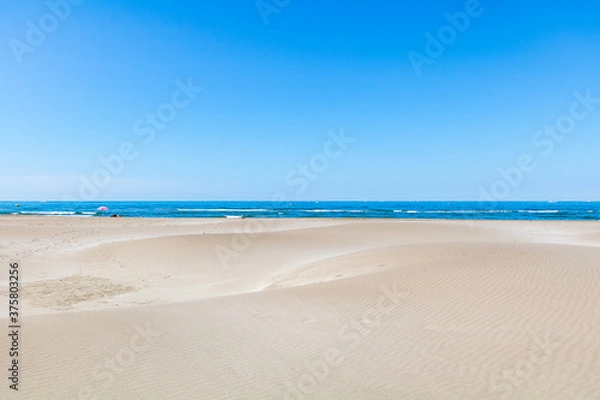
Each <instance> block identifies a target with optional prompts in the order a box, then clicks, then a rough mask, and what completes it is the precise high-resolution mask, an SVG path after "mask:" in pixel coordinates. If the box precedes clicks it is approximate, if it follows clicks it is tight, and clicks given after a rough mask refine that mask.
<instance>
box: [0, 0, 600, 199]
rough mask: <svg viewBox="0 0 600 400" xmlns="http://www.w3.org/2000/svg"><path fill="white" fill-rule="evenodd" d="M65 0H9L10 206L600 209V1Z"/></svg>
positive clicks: (1, 18) (5, 107) (1, 5)
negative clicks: (325, 204)
mask: <svg viewBox="0 0 600 400" xmlns="http://www.w3.org/2000/svg"><path fill="white" fill-rule="evenodd" d="M65 1H66V0H50V1H49V2H48V3H46V2H44V1H41V0H27V1H18V2H16V1H9V0H0V9H1V12H0V41H1V51H0V90H1V94H2V95H1V96H0V110H1V111H0V139H1V144H2V147H1V150H0V152H1V153H0V154H1V158H0V171H1V173H0V199H5V200H13V199H15V200H27V199H36V200H37V199H46V200H49V199H65V198H71V199H86V200H94V199H98V200H100V199H104V200H105V199H190V200H213V199H214V200H220V199H232V200H235V199H247V200H256V199H267V200H268V199H271V198H272V197H273V195H274V194H275V193H278V192H283V193H285V194H286V195H287V196H288V197H289V198H294V199H349V200H350V199H365V200H371V199H372V200H427V199H449V200H450V199H457V200H460V199H479V198H480V197H481V196H482V195H483V194H482V193H484V192H485V193H488V195H490V196H492V197H494V198H495V199H507V200H510V199H552V200H555V199H581V200H590V199H600V184H599V183H600V181H599V178H600V177H599V172H598V171H600V101H599V100H596V99H600V71H599V69H598V68H599V66H600V22H599V21H600V4H599V3H598V2H594V1H589V0H570V1H551V0H549V1H543V2H542V1H516V0H502V1H498V0H496V1H493V0H481V2H480V3H479V4H477V2H475V1H474V0H472V1H469V2H466V1H462V0H461V1H450V0H445V1H442V0H439V1H433V0H430V1H416V0H415V1H397V0H395V1H392V0H388V1H383V0H374V1H369V2H365V1H350V0H348V1H343V2H342V1H327V0H291V1H287V0H264V1H260V2H258V3H257V2H256V1H255V0H236V1H226V0H211V1H209V0H197V1H193V0H188V1H183V0H171V1H155V0H122V1H116V0H104V1H92V0H87V1H81V0H78V1H75V0H73V3H80V4H77V5H74V4H72V3H65ZM65 4H68V7H66V6H65ZM447 13H448V14H449V16H450V17H449V16H448V15H446V14H447ZM465 16H466V17H467V18H468V21H467V19H466V18H465ZM450 21H453V22H452V23H453V24H454V25H450V24H451V22H450ZM432 38H433V40H432ZM186 86H187V88H186ZM181 88H184V89H185V90H182V89H181ZM199 88H202V89H201V90H200V89H199ZM576 92H578V93H579V95H577V96H576V95H575V93H576ZM586 97H588V100H585V98H586ZM582 99H583V100H582ZM175 106H177V108H176V107H175ZM557 124H558V126H559V127H558V128H557ZM546 127H549V128H550V130H548V131H546V132H545V131H544V130H545V129H546ZM560 132H565V133H564V134H563V133H560ZM332 137H335V138H336V141H333V140H332V139H331V138H332ZM102 157H104V158H105V159H108V160H109V161H110V163H108V167H106V166H105V165H104V164H103V163H102V161H101V158H102ZM117 157H118V158H117ZM523 157H524V158H523ZM499 169H503V171H504V173H501V172H500V171H499Z"/></svg>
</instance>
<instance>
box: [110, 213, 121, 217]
mask: <svg viewBox="0 0 600 400" xmlns="http://www.w3.org/2000/svg"><path fill="white" fill-rule="evenodd" d="M110 217H111V218H121V216H120V215H119V214H113V215H111V216H110Z"/></svg>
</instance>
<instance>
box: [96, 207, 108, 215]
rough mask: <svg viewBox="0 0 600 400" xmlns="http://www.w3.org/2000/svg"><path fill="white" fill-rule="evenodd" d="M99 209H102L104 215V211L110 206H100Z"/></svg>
mask: <svg viewBox="0 0 600 400" xmlns="http://www.w3.org/2000/svg"><path fill="white" fill-rule="evenodd" d="M98 211H102V215H104V213H105V212H106V211H108V207H106V206H102V207H98Z"/></svg>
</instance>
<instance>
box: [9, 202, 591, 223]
mask: <svg viewBox="0 0 600 400" xmlns="http://www.w3.org/2000/svg"><path fill="white" fill-rule="evenodd" d="M101 207H106V208H108V210H105V211H101V210H99V208H101ZM0 215H24V216H35V215H38V216H39V215H46V216H69V217H79V218H103V217H104V218H106V217H110V216H112V215H119V216H121V217H124V218H139V217H143V218H388V219H474V220H577V221H578V220H596V221H597V220H600V202H572V201H568V202H567V201H564V202H563V201H559V202H547V201H546V202H542V201H533V202H530V201H518V202H477V201H474V202H468V201H293V202H289V201H286V202H274V201H158V202H155V201H153V202H151V201H108V202H52V201H47V202H43V201H42V202H40V201H31V202H30V201H27V202H19V203H15V202H0Z"/></svg>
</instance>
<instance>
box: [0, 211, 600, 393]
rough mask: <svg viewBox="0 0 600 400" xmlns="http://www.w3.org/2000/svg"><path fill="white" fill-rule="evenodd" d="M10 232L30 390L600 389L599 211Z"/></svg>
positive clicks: (5, 251) (97, 225) (99, 225)
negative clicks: (532, 217) (508, 217)
mask: <svg viewBox="0 0 600 400" xmlns="http://www.w3.org/2000/svg"><path fill="white" fill-rule="evenodd" d="M244 232H245V233H244ZM0 243H1V245H2V252H1V253H0V254H1V257H0V258H1V262H2V263H4V264H6V265H8V264H7V263H8V262H9V261H19V262H20V264H21V269H22V279H23V283H22V285H23V292H22V296H23V300H24V302H25V303H24V305H23V313H24V317H23V337H22V349H23V350H22V364H23V367H22V371H21V378H22V382H21V387H20V389H21V390H20V393H19V394H18V396H19V398H23V399H36V400H38V399H312V398H315V399H338V398H339V399H600V297H599V296H598V287H599V283H600V224H598V223H596V222H589V223H582V222H540V221H538V222H515V221H479V222H469V221H397V220H394V221H392V220H386V221H380V220H321V219H314V220H313V219H311V220H277V221H275V220H270V221H252V220H137V219H130V220H128V219H120V220H108V219H96V218H88V219H84V218H62V217H57V218H38V217H31V218H29V217H28V218H23V217H14V218H12V217H3V218H0ZM0 280H2V286H1V288H2V293H1V294H2V296H1V298H3V299H6V297H7V296H6V294H7V289H6V288H7V275H6V276H0ZM5 301H6V300H5ZM5 317H6V316H5V315H3V316H2V318H0V322H1V323H2V324H4V325H7V319H6V318H5ZM8 362H9V361H8V355H7V354H6V352H2V353H1V355H0V363H1V364H2V365H8ZM5 386H7V385H5ZM0 392H2V393H4V392H8V389H7V388H2V389H0ZM2 398H4V395H3V397H2Z"/></svg>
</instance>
